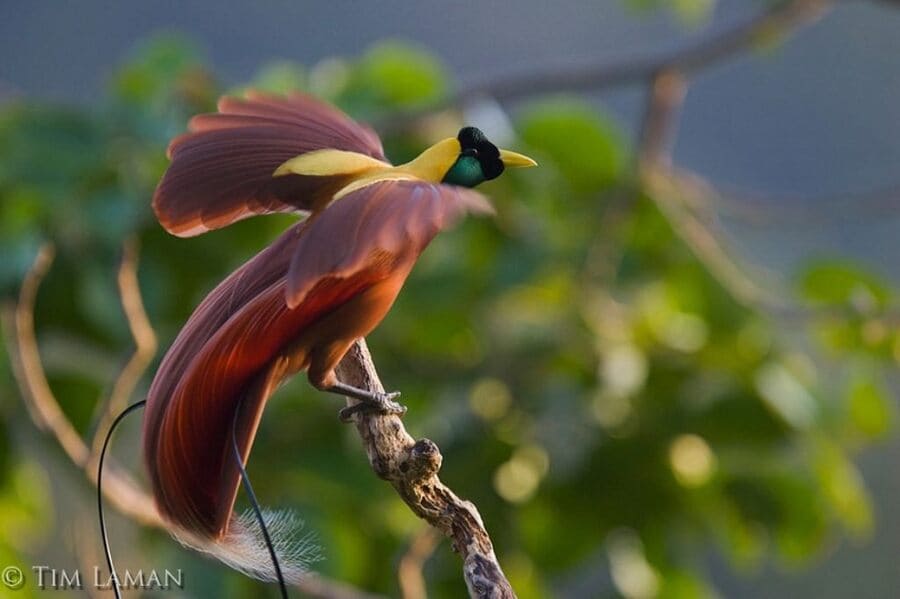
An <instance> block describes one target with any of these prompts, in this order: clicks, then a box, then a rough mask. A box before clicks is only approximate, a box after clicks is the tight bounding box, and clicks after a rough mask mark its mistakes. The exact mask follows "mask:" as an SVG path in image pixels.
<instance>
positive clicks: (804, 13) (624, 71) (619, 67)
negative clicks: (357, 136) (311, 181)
mask: <svg viewBox="0 0 900 599" xmlns="http://www.w3.org/2000/svg"><path fill="white" fill-rule="evenodd" d="M831 5H832V2H831V1H829V0H782V1H781V2H778V3H777V4H775V5H774V6H773V7H771V8H769V9H767V10H765V11H764V12H762V13H761V14H759V15H757V16H755V17H753V18H751V19H749V20H748V21H746V22H744V23H740V24H738V25H734V26H731V27H728V28H725V29H724V30H722V31H720V32H718V33H715V34H713V35H712V36H710V37H708V38H705V39H702V40H700V41H698V42H695V43H694V44H691V45H688V46H686V47H684V48H682V49H680V50H676V51H674V52H671V53H669V54H666V55H664V56H659V57H653V58H640V59H636V60H631V61H621V62H616V63H606V64H601V65H589V66H582V67H575V68H572V67H565V66H560V67H559V68H553V69H549V70H540V71H529V72H525V73H521V74H517V75H512V76H508V77H495V78H492V79H491V80H489V81H483V82H480V83H475V84H472V85H470V86H468V87H465V88H463V89H462V90H461V91H459V92H458V93H456V94H454V95H452V96H450V97H448V98H446V99H444V100H442V101H440V102H438V103H436V104H433V105H431V106H427V107H425V108H423V109H421V110H418V111H414V112H407V113H401V114H397V115H392V116H391V117H390V118H388V119H386V120H384V121H381V122H380V123H378V124H379V126H380V127H382V128H384V129H387V130H392V131H396V130H401V131H402V130H405V129H408V128H410V127H411V126H413V125H415V124H416V122H417V121H418V120H420V119H421V118H423V117H426V116H429V115H431V114H433V113H435V112H438V111H440V110H444V109H447V108H451V107H458V106H464V105H465V104H466V103H468V102H470V101H472V100H475V99H477V98H483V97H490V98H493V99H495V100H498V101H512V100H517V99H520V98H525V97H532V96H537V95H542V94H547V93H557V92H561V91H568V92H588V91H595V92H596V91H602V90H605V89H610V88H616V87H626V86H629V85H637V84H642V83H648V82H650V81H651V80H653V79H654V78H655V77H656V75H657V74H658V73H659V72H661V71H676V72H679V73H681V74H682V75H683V76H685V77H688V76H690V75H692V74H693V73H695V72H696V71H699V70H701V69H706V68H709V67H712V66H714V65H716V64H718V63H720V62H722V61H724V60H727V59H729V58H732V57H733V56H735V55H737V54H739V53H740V52H742V51H744V50H747V49H750V48H752V47H754V46H755V45H759V44H760V43H762V42H763V41H767V40H770V39H772V38H775V37H776V36H778V35H782V34H785V33H787V32H790V31H793V30H796V29H797V28H798V27H800V26H802V25H807V24H809V23H812V22H814V21H816V20H817V19H819V18H821V17H822V16H823V15H825V14H826V13H827V12H828V10H829V9H830V7H831Z"/></svg>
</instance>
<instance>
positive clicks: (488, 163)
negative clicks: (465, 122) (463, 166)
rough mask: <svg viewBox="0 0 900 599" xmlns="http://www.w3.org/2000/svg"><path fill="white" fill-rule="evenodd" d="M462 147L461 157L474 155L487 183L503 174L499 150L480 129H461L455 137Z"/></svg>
mask: <svg viewBox="0 0 900 599" xmlns="http://www.w3.org/2000/svg"><path fill="white" fill-rule="evenodd" d="M456 139H457V140H459V145H460V147H462V153H463V155H472V154H474V155H475V157H476V158H478V162H479V163H481V170H482V171H484V178H485V179H486V180H487V181H490V180H491V179H496V178H497V177H499V176H500V175H501V174H502V173H503V161H502V160H500V150H499V149H497V146H495V145H494V144H492V143H491V142H490V141H488V138H487V137H485V135H484V133H482V132H481V129H479V128H477V127H463V128H462V129H460V130H459V134H458V135H457V136H456Z"/></svg>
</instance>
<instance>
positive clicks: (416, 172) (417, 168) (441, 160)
mask: <svg viewBox="0 0 900 599" xmlns="http://www.w3.org/2000/svg"><path fill="white" fill-rule="evenodd" d="M459 152H460V145H459V141H457V140H456V139H455V138H453V137H448V138H447V139H444V140H441V141H439V142H437V143H436V144H434V145H433V146H431V147H430V148H428V149H427V150H425V151H424V152H422V153H421V154H419V155H418V156H417V157H416V158H415V159H413V160H411V161H409V162H407V163H406V164H401V165H399V166H392V165H391V164H389V163H387V162H382V161H381V160H376V159H375V158H372V157H371V156H366V155H365V154H359V153H357V152H346V151H344V150H316V151H314V152H307V153H306V154H301V155H299V156H296V157H294V158H291V159H290V160H288V161H287V162H285V163H284V164H282V165H281V166H279V167H278V168H277V169H276V170H275V172H274V173H273V175H272V176H274V177H280V176H283V175H305V176H313V177H327V176H340V175H345V176H349V177H351V178H352V180H351V182H350V183H348V184H347V185H346V186H344V187H343V188H341V189H340V190H339V191H338V192H337V193H336V194H334V199H335V200H337V199H340V198H342V197H343V196H345V195H347V194H348V193H350V192H352V191H356V190H357V189H360V188H361V187H366V186H367V185H371V184H373V183H377V182H378V181H396V180H414V181H415V180H417V181H428V182H429V183H440V181H441V180H442V179H443V178H444V175H446V174H447V171H448V170H450V167H452V166H453V163H454V162H456V159H457V158H458V157H459Z"/></svg>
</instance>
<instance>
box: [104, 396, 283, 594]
mask: <svg viewBox="0 0 900 599" xmlns="http://www.w3.org/2000/svg"><path fill="white" fill-rule="evenodd" d="M242 403H243V402H241V403H240V404H238V406H237V409H236V410H235V413H234V422H233V426H232V431H231V444H232V448H233V449H234V459H235V461H236V462H237V466H238V470H239V471H240V473H241V483H242V484H243V486H244V491H245V492H246V493H247V498H248V499H249V500H250V505H251V506H252V507H253V513H254V515H255V516H256V520H257V522H258V523H259V527H260V530H261V531H262V535H263V539H264V540H265V543H266V548H267V549H268V550H269V557H271V558H272V566H273V567H274V569H275V576H276V577H277V578H278V588H279V590H280V591H281V597H282V599H288V593H287V585H286V584H285V582H284V575H283V574H282V572H281V565H280V563H279V561H278V556H277V554H276V553H275V546H274V545H273V544H272V538H271V536H270V535H269V529H268V527H267V526H266V521H265V519H264V518H263V515H262V509H261V508H260V507H259V502H258V501H257V499H256V493H254V492H253V485H251V484H250V477H249V476H248V475H247V470H246V468H245V467H244V460H243V459H242V458H241V453H240V450H239V449H238V443H237V438H236V437H235V431H236V430H237V421H238V415H239V414H240V411H241V406H242ZM146 404H147V400H141V401H139V402H136V403H133V404H131V405H130V406H128V407H127V408H125V409H124V410H122V412H121V413H120V414H119V415H118V416H116V418H115V420H113V423H112V425H111V426H110V427H109V431H108V432H107V433H106V438H105V439H104V440H103V448H102V449H101V450H100V459H99V461H98V463H97V515H98V516H99V518H100V536H101V538H102V540H103V552H104V554H105V556H106V565H107V567H108V568H109V574H110V582H111V586H112V591H113V594H114V595H115V597H116V599H122V593H121V590H120V589H119V578H118V576H117V575H116V568H115V565H114V564H113V558H112V552H111V550H110V547H109V536H108V534H107V529H106V518H105V515H104V513H103V463H104V460H105V458H106V450H107V449H108V447H109V443H110V440H111V439H112V435H113V432H115V430H116V428H117V427H118V426H119V424H120V423H121V422H122V421H123V420H124V419H125V417H126V416H128V415H129V414H131V413H132V412H135V411H137V410H138V409H140V408H143V407H144V406H145V405H146Z"/></svg>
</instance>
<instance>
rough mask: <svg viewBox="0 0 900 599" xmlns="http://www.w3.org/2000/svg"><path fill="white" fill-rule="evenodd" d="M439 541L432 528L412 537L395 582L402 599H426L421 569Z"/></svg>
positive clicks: (426, 593) (426, 528)
mask: <svg viewBox="0 0 900 599" xmlns="http://www.w3.org/2000/svg"><path fill="white" fill-rule="evenodd" d="M439 539H440V537H439V536H438V534H437V532H436V531H435V529H434V528H431V527H430V526H429V527H425V528H423V529H422V530H420V531H419V532H418V533H417V534H416V535H415V536H414V537H413V539H412V542H411V543H410V544H409V550H408V551H407V552H406V553H405V554H404V555H403V557H401V558H400V564H399V566H398V567H397V580H398V581H399V582H400V592H401V593H403V599H428V591H427V590H426V585H425V576H424V575H423V574H422V568H424V567H425V562H426V561H427V560H428V558H429V557H431V554H432V553H434V550H435V548H437V544H438V540H439Z"/></svg>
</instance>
